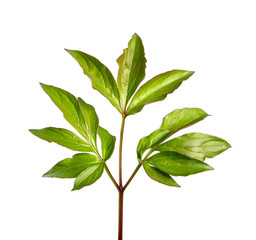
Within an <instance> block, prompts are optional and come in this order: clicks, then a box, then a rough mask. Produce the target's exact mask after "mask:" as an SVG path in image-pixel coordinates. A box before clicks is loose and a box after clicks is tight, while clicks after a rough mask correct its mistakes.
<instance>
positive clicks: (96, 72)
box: [66, 49, 122, 112]
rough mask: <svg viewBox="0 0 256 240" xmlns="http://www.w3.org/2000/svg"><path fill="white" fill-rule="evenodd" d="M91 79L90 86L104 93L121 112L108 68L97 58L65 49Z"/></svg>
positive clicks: (112, 78)
mask: <svg viewBox="0 0 256 240" xmlns="http://www.w3.org/2000/svg"><path fill="white" fill-rule="evenodd" d="M66 51H67V52H68V53H70V55H71V56H73V57H74V58H75V59H76V60H77V61H78V63H79V65H80V66H81V67H82V69H83V71H84V74H85V75H87V76H88V77H89V78H90V79H91V81H92V87H93V88H94V89H96V90H97V91H99V92H100V93H101V94H102V95H104V96H105V97H106V98H107V99H108V100H109V101H110V102H111V103H112V104H113V105H114V106H115V107H116V108H117V110H118V111H119V112H122V110H121V105H120V97H119V92H118V88H117V84H116V81H115V79H114V77H113V76H112V74H111V72H110V71H109V70H108V68H107V67H106V66H105V65H103V64H102V63H101V62H100V61H99V60H98V59H96V58H95V57H93V56H90V55H89V54H86V53H83V52H81V51H77V50H68V49H66Z"/></svg>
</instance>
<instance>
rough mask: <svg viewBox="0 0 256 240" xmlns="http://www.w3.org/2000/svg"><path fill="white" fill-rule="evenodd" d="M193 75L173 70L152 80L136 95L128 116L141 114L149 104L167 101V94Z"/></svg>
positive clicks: (189, 72) (188, 72)
mask: <svg viewBox="0 0 256 240" xmlns="http://www.w3.org/2000/svg"><path fill="white" fill-rule="evenodd" d="M193 73H194V72H191V71H184V70H173V71H170V72H166V73H162V74H160V75H158V76H156V77H154V78H152V79H151V80H149V81H148V82H146V83H145V84H144V85H142V86H141V87H140V88H139V90H138V91H137V92H136V93H135V95H134V97H133V98H132V100H131V103H130V105H129V106H128V108H127V115H131V114H135V113H137V112H140V111H141V110H142V108H143V107H144V106H145V105H146V104H148V103H152V102H157V101H161V100H163V99H165V98H166V96H167V94H169V93H172V92H173V91H174V90H175V89H177V88H178V87H179V86H180V85H181V83H182V82H183V81H184V80H186V79H188V78H189V77H190V76H192V75H193Z"/></svg>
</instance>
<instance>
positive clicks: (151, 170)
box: [143, 162, 180, 187]
mask: <svg viewBox="0 0 256 240" xmlns="http://www.w3.org/2000/svg"><path fill="white" fill-rule="evenodd" d="M143 167H144V170H145V172H146V173H147V175H148V176H149V177H150V178H151V179H153V180H155V181H157V182H159V183H162V184H165V185H167V186H172V187H180V185H179V184H178V183H176V182H175V181H174V179H173V178H172V177H171V176H170V175H169V174H167V173H165V172H162V171H161V170H159V169H157V168H155V167H152V166H150V165H148V164H147V163H146V162H143Z"/></svg>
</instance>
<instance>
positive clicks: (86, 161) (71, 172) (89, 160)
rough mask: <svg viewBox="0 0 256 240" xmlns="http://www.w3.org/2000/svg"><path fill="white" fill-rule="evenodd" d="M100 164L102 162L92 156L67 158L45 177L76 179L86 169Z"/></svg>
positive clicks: (80, 155)
mask: <svg viewBox="0 0 256 240" xmlns="http://www.w3.org/2000/svg"><path fill="white" fill-rule="evenodd" d="M99 163H101V161H100V160H99V159H98V158H97V157H96V156H94V155H92V154H88V153H81V154H76V155H74V156H73V157H72V158H66V159H64V160H62V161H60V162H58V163H57V164H56V165H54V166H53V167H52V168H51V169H50V170H49V171H48V172H46V173H45V174H44V175H43V177H56V178H75V177H76V176H77V175H78V174H79V173H81V172H82V171H83V170H85V169H86V168H88V167H90V166H93V165H96V164H97V165H98V164H99Z"/></svg>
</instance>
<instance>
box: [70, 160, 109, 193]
mask: <svg viewBox="0 0 256 240" xmlns="http://www.w3.org/2000/svg"><path fill="white" fill-rule="evenodd" d="M103 168H104V163H100V164H98V165H94V166H91V167H88V168H86V169H85V170H84V171H83V172H81V173H80V174H79V175H78V176H77V178H76V180H75V183H74V188H73V189H72V190H79V189H81V188H83V187H85V186H89V185H91V184H93V183H95V182H96V181H97V180H98V179H99V178H100V177H101V175H102V173H103Z"/></svg>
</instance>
